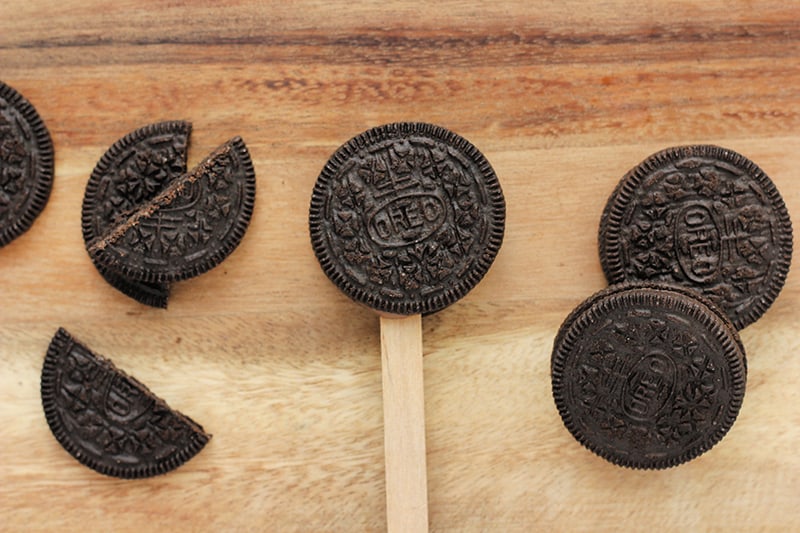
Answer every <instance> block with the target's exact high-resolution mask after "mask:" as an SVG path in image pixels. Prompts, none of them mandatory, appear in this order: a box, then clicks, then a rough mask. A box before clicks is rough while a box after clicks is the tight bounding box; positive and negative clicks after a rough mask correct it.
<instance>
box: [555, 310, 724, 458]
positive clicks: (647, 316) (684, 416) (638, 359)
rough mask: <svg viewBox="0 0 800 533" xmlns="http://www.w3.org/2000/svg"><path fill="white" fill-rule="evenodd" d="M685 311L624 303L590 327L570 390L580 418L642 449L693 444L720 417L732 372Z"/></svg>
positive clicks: (597, 428)
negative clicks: (687, 322)
mask: <svg viewBox="0 0 800 533" xmlns="http://www.w3.org/2000/svg"><path fill="white" fill-rule="evenodd" d="M681 324H682V322H681V321H680V319H678V318H676V317H674V316H671V315H670V314H668V313H659V312H654V311H651V310H637V309H633V310H628V311H625V310H617V311H614V312H613V314H612V316H611V317H610V318H609V320H608V321H604V323H603V324H598V325H596V326H595V327H593V328H592V331H591V332H587V334H586V337H587V338H592V339H594V341H592V342H591V343H587V345H586V346H585V348H583V349H582V351H581V352H580V353H578V354H576V362H575V363H574V364H575V366H576V372H575V374H574V375H575V379H574V381H572V385H571V386H572V391H571V395H572V397H573V398H574V400H575V411H574V414H575V415H576V419H580V420H581V421H582V424H583V425H585V426H586V427H588V428H591V430H592V431H596V432H599V433H600V434H603V435H605V436H606V437H608V438H612V439H618V440H619V441H624V442H636V443H638V444H637V446H638V448H639V449H642V450H649V451H655V452H657V451H659V450H662V451H663V450H667V449H671V448H672V447H673V446H675V445H677V446H679V447H683V446H689V445H690V444H692V443H693V442H694V441H695V440H696V439H697V438H698V436H701V435H705V434H706V432H708V431H709V430H711V429H713V428H714V427H715V425H716V424H718V423H719V422H720V420H719V417H720V416H722V415H723V414H724V412H725V409H724V408H723V407H724V406H725V405H726V402H727V401H728V396H727V392H726V391H725V386H726V384H727V383H728V381H729V376H726V375H725V374H724V372H723V368H722V367H721V366H720V365H719V364H718V363H717V362H715V361H713V359H712V358H711V357H710V356H709V354H712V353H714V352H715V350H718V348H717V347H715V346H713V345H712V344H709V342H710V341H709V340H708V339H706V338H704V337H703V336H698V335H697V334H695V333H693V332H692V331H690V330H687V329H686V328H683V327H681Z"/></svg>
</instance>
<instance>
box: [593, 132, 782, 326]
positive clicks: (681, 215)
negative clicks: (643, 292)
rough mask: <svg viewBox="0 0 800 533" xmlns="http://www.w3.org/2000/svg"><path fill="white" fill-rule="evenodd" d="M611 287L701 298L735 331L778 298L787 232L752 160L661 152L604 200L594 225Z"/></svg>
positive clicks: (692, 149)
mask: <svg viewBox="0 0 800 533" xmlns="http://www.w3.org/2000/svg"><path fill="white" fill-rule="evenodd" d="M599 246H600V261H601V264H602V267H603V270H604V272H605V274H606V277H607V278H608V280H609V282H611V283H617V282H621V281H624V280H647V281H652V282H659V283H670V284H680V285H683V286H685V287H689V288H692V289H694V290H698V291H700V292H701V293H702V294H703V295H705V296H706V297H708V298H709V299H710V300H711V301H713V302H714V303H715V304H717V305H718V306H719V307H720V308H721V309H722V310H723V311H724V312H725V313H727V314H728V315H729V316H730V318H731V321H732V322H733V324H734V325H735V326H736V327H737V328H738V329H742V328H744V327H745V326H747V325H749V324H751V323H752V322H754V321H756V320H757V319H758V318H759V317H760V316H761V315H762V314H763V313H764V312H765V311H766V310H767V309H768V308H769V306H770V305H771V304H772V302H773V301H774V300H775V298H777V296H778V293H779V292H780V290H781V288H782V287H783V284H784V282H785V280H786V275H787V273H788V271H789V264H790V262H791V256H792V226H791V222H790V220H789V214H788V212H787V211H786V206H785V205H784V202H783V199H782V198H781V196H780V194H779V193H778V190H777V189H776V188H775V185H774V184H773V183H772V181H771V180H770V179H769V177H767V175H766V174H764V172H763V171H762V170H761V169H760V168H759V167H758V166H756V165H755V163H753V162H752V161H750V160H749V159H747V158H745V157H744V156H742V155H740V154H737V153H736V152H734V151H732V150H727V149H724V148H720V147H717V146H707V145H699V146H682V147H675V148H669V149H666V150H663V151H661V152H658V153H656V154H654V155H652V156H650V157H649V158H647V159H646V160H645V161H644V162H642V163H641V164H639V165H638V166H636V167H635V168H633V169H632V170H631V171H630V172H628V173H627V174H626V175H625V177H623V178H622V181H620V183H619V185H618V186H617V188H616V190H615V191H614V192H613V193H612V194H611V197H610V198H609V200H608V203H607V205H606V208H605V210H604V212H603V215H602V218H601V221H600V232H599Z"/></svg>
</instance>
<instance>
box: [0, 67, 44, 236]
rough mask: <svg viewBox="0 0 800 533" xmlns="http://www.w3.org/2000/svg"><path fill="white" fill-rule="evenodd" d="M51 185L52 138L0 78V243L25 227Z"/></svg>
mask: <svg viewBox="0 0 800 533" xmlns="http://www.w3.org/2000/svg"><path fill="white" fill-rule="evenodd" d="M52 186H53V142H52V141H51V140H50V133H49V132H48V131H47V127H45V125H44V122H42V119H41V118H39V114H38V113H37V112H36V109H34V107H33V106H32V105H31V103H30V102H28V100H26V99H25V98H24V97H23V96H22V95H21V94H19V93H18V92H17V91H15V90H14V89H13V88H11V87H9V86H8V85H6V84H5V83H3V82H1V81H0V247H2V246H5V245H6V244H8V243H10V242H11V241H13V240H14V239H16V238H17V237H19V236H20V235H22V234H23V233H24V232H25V231H27V230H28V228H30V227H31V224H33V221H34V220H35V219H36V217H37V216H39V213H41V212H42V209H44V206H45V204H47V200H48V198H49V197H50V189H51V188H52Z"/></svg>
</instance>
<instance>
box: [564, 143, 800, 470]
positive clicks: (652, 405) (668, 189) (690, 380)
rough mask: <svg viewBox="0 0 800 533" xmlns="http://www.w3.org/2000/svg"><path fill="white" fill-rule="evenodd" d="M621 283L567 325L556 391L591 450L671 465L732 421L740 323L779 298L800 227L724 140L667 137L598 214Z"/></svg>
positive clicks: (739, 380)
mask: <svg viewBox="0 0 800 533" xmlns="http://www.w3.org/2000/svg"><path fill="white" fill-rule="evenodd" d="M599 246H600V261H601V264H602V267H603V270H604V272H605V274H606V277H607V279H608V280H609V282H610V283H612V285H611V286H610V287H609V288H607V289H606V290H603V291H601V292H599V293H597V294H595V295H594V296H592V297H591V298H589V299H588V300H586V301H585V302H583V303H582V304H581V305H579V306H578V307H577V308H576V309H575V310H574V311H573V312H572V313H571V314H570V315H569V317H567V319H566V320H565V321H564V323H563V325H562V326H561V329H560V331H559V332H558V335H557V336H556V339H555V344H554V347H553V355H552V362H551V371H552V384H553V397H554V399H555V402H556V406H557V408H558V410H559V413H560V414H561V417H562V419H563V421H564V424H565V425H566V427H567V429H568V430H569V431H570V432H571V433H572V435H573V436H574V437H575V438H576V439H577V440H578V441H579V442H581V443H582V444H583V445H584V446H586V447H587V448H589V449H590V450H591V451H593V452H595V453H597V454H598V455H600V456H601V457H604V458H605V459H607V460H609V461H611V462H613V463H615V464H618V465H621V466H628V467H633V468H666V467H670V466H675V465H678V464H680V463H683V462H685V461H688V460H690V459H693V458H695V457H697V456H698V455H700V454H702V453H704V452H705V451H707V450H708V449H710V448H711V447H712V446H714V445H715V444H716V443H717V442H719V440H720V439H722V437H723V436H724V435H725V434H726V433H727V431H728V430H729V429H730V427H731V426H732V425H733V422H734V421H735V419H736V416H737V415H738V412H739V409H740V407H741V404H742V400H743V397H744V392H745V382H746V371H747V366H746V359H745V351H744V347H743V345H742V343H741V341H740V339H739V335H738V333H737V331H738V330H740V329H742V328H744V327H745V326H747V325H749V324H751V323H753V322H755V321H756V320H757V319H758V318H759V317H760V316H761V315H762V314H763V313H764V312H765V311H766V310H767V309H768V308H769V306H770V305H771V304H772V302H773V301H774V300H775V298H777V296H778V293H779V292H780V290H781V288H782V287H783V284H784V281H785V279H786V275H787V273H788V271H789V264H790V262H791V253H792V228H791V222H790V220H789V215H788V213H787V211H786V207H785V205H784V202H783V200H782V198H781V196H780V194H779V193H778V190H777V189H776V188H775V185H774V184H773V183H772V181H771V180H770V179H769V177H767V175H766V174H764V172H763V171H762V170H761V169H760V168H758V166H756V165H755V164H754V163H753V162H752V161H750V160H748V159H747V158H745V157H743V156H742V155H740V154H737V153H736V152H733V151H731V150H727V149H724V148H719V147H716V146H706V145H700V146H683V147H676V148H669V149H666V150H663V151H661V152H658V153H656V154H654V155H652V156H650V157H648V158H647V159H646V160H645V161H643V162H642V163H641V164H639V165H638V166H636V167H635V168H634V169H632V170H631V171H630V172H628V173H627V174H626V175H625V176H624V177H623V178H622V180H621V181H620V183H619V185H618V186H617V188H616V189H615V190H614V192H613V193H612V194H611V197H610V198H609V200H608V203H607V205H606V208H605V211H604V212H603V216H602V219H601V222H600V232H599Z"/></svg>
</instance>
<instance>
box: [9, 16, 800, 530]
mask: <svg viewBox="0 0 800 533" xmlns="http://www.w3.org/2000/svg"><path fill="white" fill-rule="evenodd" d="M798 64H800V4H798V3H797V2H788V1H785V0H764V1H760V2H752V1H750V0H740V1H722V0H704V1H702V2H700V1H688V0H687V1H675V2H667V1H663V2H659V1H655V0H650V1H648V0H645V1H642V0H635V1H634V0H603V1H602V2H577V1H561V2H522V1H521V2H517V3H507V2H491V3H490V2H482V1H477V0H476V1H466V0H450V1H440V2H435V3H417V2H413V3H412V2H399V1H394V0H381V1H374V2H366V1H361V0H353V1H350V2H342V3H335V2H329V1H325V2H323V1H317V0H306V1H296V2H277V1H275V2H259V1H255V0H253V1H248V0H235V1H234V0H232V1H225V2H211V1H208V0H205V1H200V2H180V1H172V2H167V1H163V2H143V1H139V0H119V1H116V2H111V3H109V2H100V1H98V0H83V1H81V2H76V1H74V0H62V1H60V2H47V1H40V0H26V1H21V0H5V1H4V2H2V3H1V4H0V79H2V80H3V81H5V82H6V83H8V84H10V85H12V86H13V87H15V88H16V89H18V90H19V91H20V92H22V93H23V94H24V95H25V96H26V97H27V98H28V99H30V100H31V101H32V103H33V104H34V105H35V106H36V108H37V109H38V111H39V113H40V115H41V116H42V118H43V119H44V121H45V122H46V124H47V125H48V127H49V129H50V132H51V134H52V136H53V141H54V145H55V150H56V158H55V183H54V187H53V192H52V196H51V198H50V202H49V204H48V205H47V208H46V209H45V210H44V212H43V214H42V215H41V216H40V218H39V219H38V220H37V221H36V222H35V223H34V225H33V227H32V228H31V230H30V231H28V232H27V233H26V234H25V235H23V236H22V237H21V238H19V239H17V240H16V241H14V242H13V243H11V244H10V245H8V246H6V247H4V248H2V249H0V302H1V303H0V529H1V530H5V531H22V530H42V531H44V530H53V529H57V528H62V529H63V530H66V531H87V530H93V531H109V530H118V531H149V530H159V531H192V530H195V531H203V530H207V531H315V532H316V531H381V530H382V529H383V528H384V527H385V521H386V515H385V492H384V473H383V472H384V471H383V427H382V403H381V370H380V362H381V352H380V338H379V327H378V319H377V318H376V316H375V315H374V314H373V313H372V312H371V311H369V310H368V309H365V308H362V307H360V306H358V305H356V304H355V303H353V302H351V301H350V300H348V299H347V298H346V297H345V296H344V295H342V294H341V293H340V292H339V291H338V289H336V287H334V286H333V285H332V284H331V283H330V282H329V281H328V279H327V278H326V277H325V275H324V274H323V273H322V271H321V269H320V268H319V265H318V264H317V261H316V259H315V258H314V255H313V253H312V251H311V247H310V244H309V237H308V228H307V216H308V205H309V200H310V196H311V189H312V187H313V184H314V181H315V180H316V177H317V175H318V174H319V172H320V170H321V169H322V166H323V165H324V164H325V161H326V160H327V158H328V157H329V156H330V154H331V153H332V152H333V151H334V150H335V149H336V148H337V147H338V146H339V145H340V144H341V143H343V142H344V141H346V140H347V139H349V138H350V137H352V136H353V135H356V134H358V133H360V132H361V131H364V130H366V129H368V128H370V127H372V126H376V125H379V124H382V123H386V122H392V121H401V120H415V121H416V120H419V121H427V122H433V123H437V124H440V125H442V126H445V127H447V128H449V129H452V130H453V131H455V132H457V133H459V134H460V135H462V136H464V137H466V138H467V139H469V140H470V141H471V142H472V143H474V144H475V145H476V146H477V147H478V148H479V149H480V150H481V151H482V152H483V153H484V154H485V155H486V157H487V158H488V160H489V161H490V162H491V163H492V165H493V167H494V169H495V171H496V172H497V175H498V177H499V179H500V182H501V184H502V186H503V189H504V193H505V197H506V201H507V204H508V223H507V227H506V238H505V242H504V244H503V248H502V249H501V250H500V253H499V255H498V257H497V260H496V262H495V264H494V266H493V267H492V269H491V270H490V271H489V273H488V275H487V276H486V277H485V279H484V280H483V281H482V282H481V283H480V284H479V285H478V286H477V287H476V288H475V289H474V290H473V291H472V292H471V293H470V294H468V295H467V296H466V297H465V298H464V299H463V300H461V301H460V302H458V303H456V304H455V305H453V306H451V307H449V308H447V309H446V310H444V311H442V312H440V313H437V314H435V315H433V316H429V317H426V318H424V320H423V338H424V353H425V357H424V372H425V401H426V403H425V414H426V419H427V420H426V422H427V461H428V488H429V509H430V527H431V530H433V531H559V530H561V531H573V530H574V531H580V530H584V531H603V530H618V529H620V528H625V529H627V530H642V531H645V530H647V531H649V530H651V529H652V528H654V527H655V528H657V529H660V530H664V531H687V530H691V531H703V530H710V531H714V530H738V531H743V530H750V531H753V530H773V531H791V530H795V531H796V530H798V529H800V512H798V508H797V503H798V498H799V497H800V455H798V454H797V443H798V440H800V388H799V387H798V381H799V380H800V355H799V354H800V342H799V341H798V334H797V332H798V325H800V324H799V323H798V319H797V317H798V311H800V278H798V276H797V273H796V272H792V273H790V275H789V278H788V281H787V284H786V287H785V288H784V290H783V292H782V293H781V295H780V297H779V298H778V300H777V301H776V302H775V304H774V305H773V307H772V308H771V309H770V310H769V311H768V313H767V314H766V315H765V316H764V317H763V318H762V319H761V320H760V321H758V322H757V323H756V324H754V325H752V326H750V327H748V328H747V329H745V330H744V331H743V334H742V338H743V341H744V344H745V347H746V349H747V353H748V358H749V359H748V362H749V378H748V384H747V394H746V397H745V401H744V406H743V408H742V411H741V414H740V416H739V419H738V420H737V422H736V424H735V425H734V427H733V429H732V430H731V431H730V433H729V434H728V435H727V436H726V437H725V439H724V440H723V441H722V442H721V443H720V444H719V445H718V446H717V447H715V448H714V449H713V450H711V451H710V452H709V453H707V454H705V455H703V456H702V457H700V458H698V459H697V460H695V461H692V462H690V463H688V464H685V465H683V466H680V467H677V468H673V469H670V470H667V471H660V472H640V471H631V470H626V469H622V468H618V467H615V466H613V465H611V464H609V463H606V462H605V461H603V460H602V459H599V458H597V457H595V456H594V455H593V454H591V453H589V452H588V451H586V450H585V449H583V448H582V447H581V446H580V445H579V444H578V443H577V442H576V441H575V440H574V439H573V438H572V437H571V436H570V435H569V433H568V432H567V431H566V430H565V429H564V427H563V425H562V423H561V420H560V418H559V416H558V413H557V411H556V409H555V407H554V404H553V400H552V398H551V391H550V381H549V361H550V351H551V349H552V341H553V337H554V336H555V333H556V331H557V329H558V327H559V324H560V323H561V321H562V320H563V318H564V317H565V316H566V315H567V313H568V312H569V311H570V310H571V309H572V308H573V307H574V306H575V305H577V304H578V303H579V302H580V301H581V300H583V299H584V298H585V297H587V296H589V295H590V294H592V293H593V292H595V291H597V290H599V289H601V288H602V287H604V286H605V279H604V277H603V274H602V271H601V269H600V265H599V260H598V253H597V245H596V233H597V226H598V222H599V218H600V212H601V210H602V208H603V206H604V204H605V201H606V198H607V197H608V194H609V193H610V192H611V190H612V189H613V187H614V186H615V184H616V183H617V181H618V180H619V179H620V177H621V176H622V175H623V174H624V173H625V172H626V171H627V170H628V169H629V168H630V167H632V166H633V165H635V164H637V163H638V162H639V161H641V160H642V159H644V158H645V157H646V156H647V155H649V154H650V153H652V152H654V151H656V150H659V149H661V148H664V147H667V146H671V145H676V144H684V143H695V142H703V143H715V144H720V145H722V146H725V147H728V148H732V149H734V150H736V151H739V152H741V153H743V154H744V155H746V156H748V157H749V158H751V159H752V160H754V161H755V162H756V163H757V164H759V165H760V166H761V167H762V168H763V169H764V170H765V172H766V173H767V174H768V175H770V176H771V177H772V179H773V181H774V182H775V183H776V185H777V187H778V189H779V190H780V191H781V193H782V194H783V197H784V199H785V201H786V204H787V206H788V208H789V212H790V213H791V214H794V215H795V216H797V214H798V213H800V133H799V132H800V68H798ZM165 119H188V120H191V121H192V122H193V124H194V133H193V137H192V144H191V147H190V153H189V158H190V161H189V163H190V165H193V164H196V163H197V162H199V161H200V159H201V158H202V157H203V156H204V155H205V154H207V153H208V152H210V151H211V150H212V149H213V148H215V147H216V146H218V145H219V144H221V143H222V142H224V141H225V140H227V139H228V138H230V137H232V136H234V135H241V136H242V137H243V138H244V139H245V141H246V143H247V145H248V147H249V149H250V152H251V154H252V156H253V162H254V165H255V169H256V175H257V181H258V192H257V199H256V209H255V213H254V216H253V221H252V224H251V227H250V229H249V231H248V233H247V235H246V236H245V238H244V240H243V242H242V244H241V246H240V247H239V248H238V249H237V250H236V251H235V252H234V253H233V254H232V255H231V256H230V257H229V258H228V259H227V260H226V261H225V262H224V263H223V264H222V265H221V266H220V267H218V268H217V269H215V270H212V271H211V272H209V273H207V274H204V275H202V276H200V277H198V278H196V279H193V280H190V281H186V282H181V283H178V284H177V285H176V286H175V289H174V291H173V296H172V298H171V300H170V304H169V309H168V310H166V311H164V310H158V309H150V308H147V307H144V306H141V305H139V304H137V303H136V302H134V301H133V300H131V299H129V298H127V297H125V296H123V295H121V294H120V293H118V292H117V291H115V290H114V289H112V288H111V287H110V286H108V285H107V284H106V283H105V282H104V281H103V279H102V278H101V277H100V276H99V275H98V273H97V272H96V270H95V269H94V268H93V266H92V264H91V262H90V260H89V257H88V256H87V254H86V252H85V251H84V248H83V240H82V238H81V230H80V209H81V201H82V197H83V191H84V187H85V185H86V182H87V179H88V177H89V174H90V173H91V171H92V169H93V167H94V165H95V163H96V162H97V160H98V159H99V158H100V156H101V155H102V154H103V152H104V151H105V150H106V149H107V148H108V147H109V145H110V144H111V143H113V142H114V141H115V140H116V139H118V138H119V137H121V136H122V135H124V134H125V133H127V132H129V131H131V130H133V129H135V128H137V127H139V126H142V125H144V124H147V123H150V122H155V121H159V120H165ZM58 326H64V327H65V328H67V329H68V330H69V331H70V332H71V333H73V334H74V335H76V336H77V337H78V338H80V339H81V340H83V341H84V342H86V343H87V344H88V345H89V346H91V347H92V348H93V349H95V350H96V351H98V352H99V353H101V354H104V355H107V356H109V357H111V358H112V359H113V360H114V362H115V363H116V364H117V365H118V366H119V367H121V368H123V369H125V370H127V371H128V372H130V373H131V374H133V375H134V376H136V377H137V378H138V379H140V380H141V381H142V382H144V383H146V384H147V385H148V386H149V387H150V388H151V390H153V391H154V392H155V393H156V394H158V395H159V396H161V397H162V398H164V399H166V400H167V401H168V402H169V403H170V405H172V406H173V407H175V408H177V409H179V410H181V411H183V412H185V413H186V414H188V415H189V416H191V417H192V418H194V419H195V420H197V421H198V422H200V423H202V424H203V426H204V427H205V428H206V429H207V430H208V431H209V432H210V433H212V434H213V435H214V437H213V439H212V440H211V442H210V443H209V445H208V446H207V447H206V448H205V449H204V450H203V451H202V452H201V453H200V454H199V455H198V456H197V457H195V458H194V459H192V460H191V461H190V462H189V463H187V464H186V465H184V466H183V467H181V468H180V469H178V470H176V471H174V472H172V473H170V474H168V475H165V476H161V477H157V478H153V479H148V480H139V481H124V480H117V479H111V478H105V477H103V476H100V475H98V474H96V473H94V472H93V471H91V470H89V469H87V468H85V467H83V466H81V465H80V464H79V463H77V462H76V461H75V460H74V459H73V458H72V457H70V456H69V455H68V454H67V453H66V452H65V451H64V450H63V449H61V447H60V446H59V444H58V443H57V442H56V441H55V439H54V438H53V437H52V435H51V434H50V431H49V429H48V427H47V424H46V422H45V419H44V415H43V412H42V408H41V403H40V399H39V378H40V372H41V366H42V362H43V358H44V353H45V350H46V348H47V345H48V343H49V341H50V338H51V336H52V335H53V334H54V333H55V331H56V328H57V327H58Z"/></svg>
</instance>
